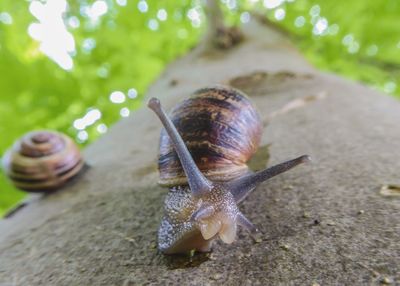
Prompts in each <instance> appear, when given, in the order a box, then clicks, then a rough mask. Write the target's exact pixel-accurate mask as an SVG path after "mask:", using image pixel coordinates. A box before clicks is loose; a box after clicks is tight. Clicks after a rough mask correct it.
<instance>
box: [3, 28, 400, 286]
mask: <svg viewBox="0 0 400 286" xmlns="http://www.w3.org/2000/svg"><path fill="white" fill-rule="evenodd" d="M243 33H244V40H243V41H242V43H240V44H239V45H236V46H234V47H232V48H229V49H226V50H217V49H209V48H198V49H194V50H193V51H192V52H190V53H189V54H188V55H186V56H185V57H183V58H181V59H179V60H177V61H176V62H174V63H172V64H171V65H169V67H167V69H166V70H165V72H164V73H163V74H162V75H161V76H160V78H159V79H158V80H157V82H155V83H154V84H153V85H152V86H151V87H150V89H149V91H148V94H147V98H150V97H153V96H156V97H159V98H160V99H161V101H162V102H163V104H164V106H165V107H166V108H167V109H169V108H171V107H172V106H173V105H175V104H176V103H177V102H178V101H180V100H182V99H183V98H185V97H187V96H188V95H189V94H190V93H191V92H193V91H195V90H196V89H198V88H201V87H204V86H208V85H212V84H216V83H220V84H229V85H232V86H234V87H237V88H239V89H241V90H243V91H244V92H246V93H247V94H248V95H249V96H250V97H251V99H252V101H253V102H254V103H255V105H256V106H257V108H258V109H259V111H260V113H261V115H262V117H263V120H264V123H265V128H264V134H263V137H262V147H261V148H260V152H258V153H257V154H256V155H255V157H254V159H253V160H252V162H251V166H252V167H253V168H261V167H264V166H265V165H266V164H267V163H268V165H272V164H274V163H278V162H281V161H283V160H285V159H289V158H293V157H295V156H298V155H301V154H304V153H308V154H310V155H311V156H312V158H313V159H314V161H313V163H312V164H310V165H307V166H306V165H304V166H301V167H298V168H297V169H295V170H293V171H290V172H288V173H285V174H283V175H281V176H279V177H276V178H274V179H272V180H271V181H269V182H268V183H265V184H262V185H261V186H260V187H258V188H257V190H256V191H254V192H253V193H252V194H251V195H250V196H249V197H248V198H247V199H246V201H245V202H244V203H243V204H242V205H241V206H240V209H241V211H242V212H243V213H244V214H245V215H246V216H247V217H248V218H249V219H250V220H251V221H252V222H253V223H255V224H256V225H257V226H259V228H260V230H261V231H262V234H263V235H262V237H263V239H262V241H261V242H259V243H255V242H253V241H252V240H251V239H250V237H249V235H248V234H247V233H246V232H245V231H243V230H241V231H239V235H238V239H237V241H236V242H235V243H233V244H232V245H226V244H222V243H221V242H217V243H216V244H215V246H214V250H213V252H212V253H211V254H199V255H195V256H194V257H184V256H180V257H175V256H172V257H171V256H165V255H163V254H161V253H159V252H158V251H157V241H156V240H157V229H158V225H159V223H160V220H161V217H162V213H163V199H164V197H165V195H166V194H167V190H166V189H163V188H161V187H159V186H158V185H157V179H158V173H157V165H156V160H157V153H158V150H157V149H158V138H159V133H160V129H161V124H160V123H159V121H158V119H157V118H156V117H155V116H154V114H153V113H152V112H151V111H149V110H148V109H147V108H145V107H143V108H142V109H140V110H138V111H137V112H135V113H134V114H133V115H132V116H130V117H129V118H127V119H124V120H121V121H120V122H118V123H117V124H116V125H115V126H113V127H112V128H111V129H110V130H109V132H108V134H107V135H105V136H104V137H102V138H101V139H100V140H98V141H97V142H95V143H94V144H92V145H91V146H89V147H88V148H87V149H86V150H85V151H84V155H85V158H86V159H87V162H88V163H89V164H90V166H91V168H90V169H89V170H88V171H87V172H86V173H85V174H84V175H82V176H81V177H80V178H79V180H77V181H76V182H75V183H74V184H72V185H71V186H68V187H67V188H65V189H64V190H62V191H60V192H57V193H54V194H52V195H48V196H36V197H32V198H31V199H29V200H28V204H27V205H26V206H25V207H23V208H22V209H21V210H19V211H18V212H16V213H15V214H14V215H13V216H11V217H10V218H8V219H4V220H2V221H0V255H1V258H0V259H1V260H0V284H1V285H3V284H6V285H8V284H7V283H9V284H10V285H143V284H146V283H148V284H162V285H165V284H168V283H170V284H172V285H175V284H177V285H181V284H182V285H187V284H191V285H221V284H226V285H313V283H319V284H321V285H345V284H346V285H361V284H362V285H365V284H379V283H395V281H397V282H400V276H399V275H400V269H399V261H400V243H399V241H400V220H399V217H400V202H399V199H400V196H399V193H400V191H399V188H396V187H395V186H392V187H390V188H387V189H386V190H385V189H384V188H383V186H385V185H389V184H396V183H397V184H400V178H399V173H398V172H399V171H398V170H399V169H400V150H399V144H398V142H400V132H399V128H398V126H399V122H400V104H399V102H397V101H396V100H394V99H393V98H390V97H387V96H384V95H382V94H380V93H378V92H376V91H373V90H371V89H368V88H366V87H364V86H362V85H361V84H358V83H354V82H349V81H347V80H344V79H341V78H338V77H336V76H333V75H328V74H324V73H321V72H319V71H316V70H315V69H314V68H313V67H311V66H310V65H309V64H308V63H307V62H306V61H305V60H304V59H303V58H302V56H301V55H300V54H299V53H298V52H297V51H296V50H295V49H294V48H293V47H292V45H291V44H290V43H289V42H288V41H287V39H286V38H285V37H284V36H282V35H281V34H279V33H278V32H277V31H275V30H274V29H272V28H271V27H269V26H268V25H267V24H260V23H258V22H255V21H253V22H250V23H249V24H247V25H245V27H243ZM200 46H202V45H200ZM267 161H268V162H267ZM13 283H14V284H13Z"/></svg>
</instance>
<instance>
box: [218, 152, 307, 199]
mask: <svg viewBox="0 0 400 286" xmlns="http://www.w3.org/2000/svg"><path fill="white" fill-rule="evenodd" d="M310 161H311V157H310V156H309V155H303V156H300V157H298V158H295V159H292V160H289V161H286V162H283V163H280V164H278V165H275V166H272V167H270V168H267V169H265V170H261V171H258V172H256V173H254V174H250V175H247V176H244V177H241V178H239V179H236V180H234V181H231V182H228V183H226V184H225V186H226V188H227V189H229V190H230V191H231V193H232V195H233V196H234V198H235V201H236V202H237V203H238V202H241V201H242V200H243V199H244V198H245V197H246V196H247V195H248V194H249V192H251V191H252V190H253V189H254V188H255V187H257V186H258V185H259V184H261V183H262V182H264V181H266V180H268V179H270V178H272V177H275V176H276V175H279V174H281V173H284V172H286V171H289V170H290V169H292V168H294V167H296V166H298V165H300V164H302V163H307V162H310Z"/></svg>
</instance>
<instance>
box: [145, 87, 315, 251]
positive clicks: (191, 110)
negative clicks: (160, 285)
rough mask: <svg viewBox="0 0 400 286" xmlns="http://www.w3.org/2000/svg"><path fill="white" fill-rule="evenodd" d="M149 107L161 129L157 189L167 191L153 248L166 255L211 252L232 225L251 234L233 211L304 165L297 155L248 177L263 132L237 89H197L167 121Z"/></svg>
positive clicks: (154, 102) (230, 234)
mask: <svg viewBox="0 0 400 286" xmlns="http://www.w3.org/2000/svg"><path fill="white" fill-rule="evenodd" d="M148 106H149V108H151V109H152V110H153V111H154V112H155V113H156V114H157V116H158V117H159V118H160V120H161V122H162V124H163V125H164V128H165V129H164V130H163V131H162V133H161V140H160V155H159V171H160V181H159V183H160V184H161V185H162V186H168V187H169V188H170V191H169V193H168V195H167V197H166V199H165V203H164V217H163V219H162V222H161V226H160V228H159V231H158V248H159V249H160V250H161V251H162V252H164V253H166V254H173V253H186V252H190V251H192V250H195V251H198V252H207V251H210V250H211V243H212V241H213V239H214V238H216V237H218V236H219V237H220V238H221V240H222V241H224V242H225V243H232V242H233V241H234V240H235V237H236V230H237V225H238V224H239V225H241V226H242V227H244V228H245V229H247V230H248V231H249V232H250V233H251V234H253V235H254V234H256V233H257V228H256V227H255V226H254V225H253V224H252V223H251V222H250V221H249V220H248V219H247V218H246V217H245V216H244V215H243V214H242V213H241V212H240V211H239V209H238V207H237V204H238V203H240V202H241V201H243V200H244V198H245V197H246V196H247V195H248V194H249V193H250V192H251V191H252V190H253V189H254V188H255V187H256V186H257V185H259V184H260V183H262V182H264V181H265V180H267V179H269V178H271V177H273V176H276V175H278V174H280V173H283V172H285V171H287V170H289V169H291V168H293V167H295V166H297V165H299V164H301V163H304V162H307V161H309V160H310V157H309V156H307V155H303V156H301V157H298V158H296V159H293V160H290V161H287V162H284V163H281V164H278V165H275V166H273V167H270V168H268V169H265V170H261V171H258V172H255V173H253V172H251V171H250V170H249V169H248V167H247V165H246V161H247V160H248V159H249V158H250V157H251V156H252V155H253V154H254V153H255V152H256V150H257V148H258V144H259V141H260V137H261V132H262V125H261V121H260V117H259V115H258V113H257V111H256V109H255V108H254V107H253V106H252V104H251V102H250V100H249V99H248V98H247V96H246V95H244V94H243V93H242V92H240V91H238V90H235V89H232V88H228V87H223V86H216V87H211V88H204V89H200V90H198V91H196V92H195V93H194V94H193V95H192V96H191V97H190V98H189V99H186V100H184V101H183V102H182V103H180V104H178V106H176V107H175V108H174V109H173V111H172V113H171V119H170V118H169V117H168V116H167V115H166V113H165V112H164V110H163V109H162V107H161V104H160V102H159V100H158V99H156V98H152V99H150V101H149V103H148Z"/></svg>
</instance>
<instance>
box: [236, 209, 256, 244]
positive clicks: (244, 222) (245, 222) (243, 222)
mask: <svg viewBox="0 0 400 286" xmlns="http://www.w3.org/2000/svg"><path fill="white" fill-rule="evenodd" d="M237 223H238V224H239V225H240V226H242V227H243V228H245V229H246V230H247V231H248V232H249V233H250V235H251V237H252V238H253V239H254V240H255V241H258V240H260V237H259V236H260V231H259V230H258V228H257V227H256V226H255V225H254V224H253V223H252V222H251V221H249V219H248V218H247V217H245V215H244V214H242V213H238V216H237Z"/></svg>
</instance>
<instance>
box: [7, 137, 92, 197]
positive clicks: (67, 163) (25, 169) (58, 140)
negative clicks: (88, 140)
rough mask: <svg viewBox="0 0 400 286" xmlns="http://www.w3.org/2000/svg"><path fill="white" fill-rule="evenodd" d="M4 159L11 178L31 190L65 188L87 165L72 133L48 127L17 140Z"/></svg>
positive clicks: (24, 188) (16, 184) (23, 188)
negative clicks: (52, 129)
mask: <svg viewBox="0 0 400 286" xmlns="http://www.w3.org/2000/svg"><path fill="white" fill-rule="evenodd" d="M2 163H3V169H4V171H5V174H6V175H7V176H8V177H9V178H10V180H11V182H12V183H13V184H14V185H15V186H16V187H17V188H19V189H22V190H25V191H28V192H48V191H53V190H56V189H58V188H61V187H62V186H64V185H65V184H66V183H67V182H68V181H69V180H70V179H72V178H73V177H75V176H76V175H78V174H79V172H81V171H82V169H83V167H84V165H85V164H84V161H83V159H82V156H81V153H80V151H79V149H78V146H77V145H76V144H75V142H74V141H73V140H72V139H71V138H70V137H68V136H67V135H65V134H62V133H59V132H54V131H48V130H42V131H33V132H29V133H27V134H26V135H24V136H23V137H22V138H21V139H19V140H17V141H16V142H15V143H14V145H13V146H12V147H11V148H10V149H9V150H8V151H6V153H5V154H4V157H3V160H2Z"/></svg>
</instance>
